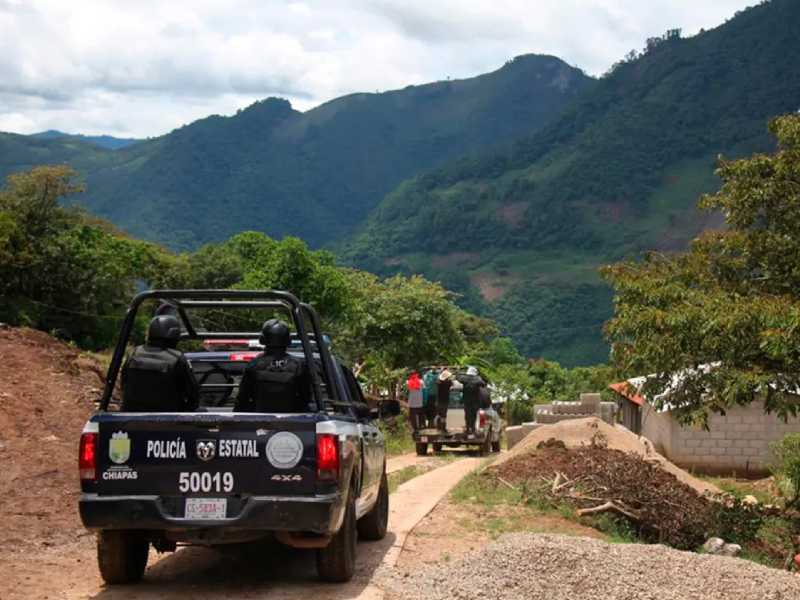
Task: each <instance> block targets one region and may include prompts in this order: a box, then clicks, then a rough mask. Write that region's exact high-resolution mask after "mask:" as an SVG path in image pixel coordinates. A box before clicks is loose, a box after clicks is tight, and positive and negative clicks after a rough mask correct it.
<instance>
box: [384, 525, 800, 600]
mask: <svg viewBox="0 0 800 600" xmlns="http://www.w3.org/2000/svg"><path fill="white" fill-rule="evenodd" d="M379 585H381V586H382V587H384V588H385V589H386V590H387V591H388V593H389V596H388V598H390V599H391V600H399V599H400V598H405V599H409V600H471V599H473V598H474V599H476V600H485V599H486V598H496V599H498V600H539V599H542V600H596V599H598V598H603V599H604V600H708V599H710V598H713V599H714V600H790V599H794V598H800V576H798V575H796V574H792V573H788V572H783V571H778V570H775V569H770V568H767V567H762V566H760V565H757V564H755V563H751V562H748V561H744V560H740V559H736V558H728V557H722V556H711V555H698V554H694V553H691V552H681V551H678V550H673V549H671V548H667V547H666V546H660V545H642V544H607V543H605V542H602V541H599V540H594V539H587V538H575V537H566V536H560V535H542V534H527V533H516V534H508V535H505V536H503V537H501V538H500V539H499V540H497V541H496V542H494V543H492V544H490V545H488V546H486V547H485V548H483V549H481V550H479V551H477V552H472V553H470V554H467V555H465V556H464V557H463V558H461V559H460V560H458V561H457V562H453V563H449V564H448V563H443V564H439V565H431V566H425V567H422V568H417V569H415V570H414V571H413V572H412V573H409V572H402V571H400V572H398V571H388V570H386V571H383V572H381V573H380V575H379Z"/></svg>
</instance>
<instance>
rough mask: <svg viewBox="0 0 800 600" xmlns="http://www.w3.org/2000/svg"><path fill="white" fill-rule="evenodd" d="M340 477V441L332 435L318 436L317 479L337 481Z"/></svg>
mask: <svg viewBox="0 0 800 600" xmlns="http://www.w3.org/2000/svg"><path fill="white" fill-rule="evenodd" d="M338 477H339V441H338V440H337V439H336V436H335V435H334V434H332V433H318V434H317V479H322V480H326V481H335V480H336V479H337V478H338Z"/></svg>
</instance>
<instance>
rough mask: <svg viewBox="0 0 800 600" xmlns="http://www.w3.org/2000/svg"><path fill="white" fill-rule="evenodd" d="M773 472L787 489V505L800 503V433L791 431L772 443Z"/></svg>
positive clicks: (783, 487)
mask: <svg viewBox="0 0 800 600" xmlns="http://www.w3.org/2000/svg"><path fill="white" fill-rule="evenodd" d="M772 456H773V464H772V472H773V474H774V475H775V477H776V478H777V479H778V480H779V483H780V480H782V482H783V483H785V484H786V485H785V486H783V485H782V486H781V488H782V489H786V488H788V489H787V492H788V493H787V496H788V499H787V502H786V504H787V506H799V505H800V433H791V434H789V435H787V436H785V437H784V438H783V439H782V440H781V441H779V442H775V443H774V444H772Z"/></svg>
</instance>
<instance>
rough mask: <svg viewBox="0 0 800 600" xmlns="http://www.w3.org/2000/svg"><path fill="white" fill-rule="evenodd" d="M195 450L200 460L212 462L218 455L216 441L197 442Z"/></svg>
mask: <svg viewBox="0 0 800 600" xmlns="http://www.w3.org/2000/svg"><path fill="white" fill-rule="evenodd" d="M195 450H196V452H197V458H199V459H200V460H205V461H208V460H211V459H212V458H214V456H216V454H217V442H216V441H215V440H197V446H196V447H195Z"/></svg>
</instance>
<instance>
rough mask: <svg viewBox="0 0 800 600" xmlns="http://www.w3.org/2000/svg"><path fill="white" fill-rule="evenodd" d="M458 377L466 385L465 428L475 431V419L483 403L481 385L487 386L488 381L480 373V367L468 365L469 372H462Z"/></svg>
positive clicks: (464, 393)
mask: <svg viewBox="0 0 800 600" xmlns="http://www.w3.org/2000/svg"><path fill="white" fill-rule="evenodd" d="M457 379H458V380H459V381H460V382H461V383H462V384H463V386H464V391H463V397H464V421H465V422H466V427H465V429H466V432H467V433H475V420H476V419H477V418H478V408H479V407H480V403H481V387H485V386H486V382H485V381H484V380H483V379H482V378H481V376H480V375H478V369H476V368H475V367H467V372H466V373H460V374H459V375H458V376H457Z"/></svg>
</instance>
